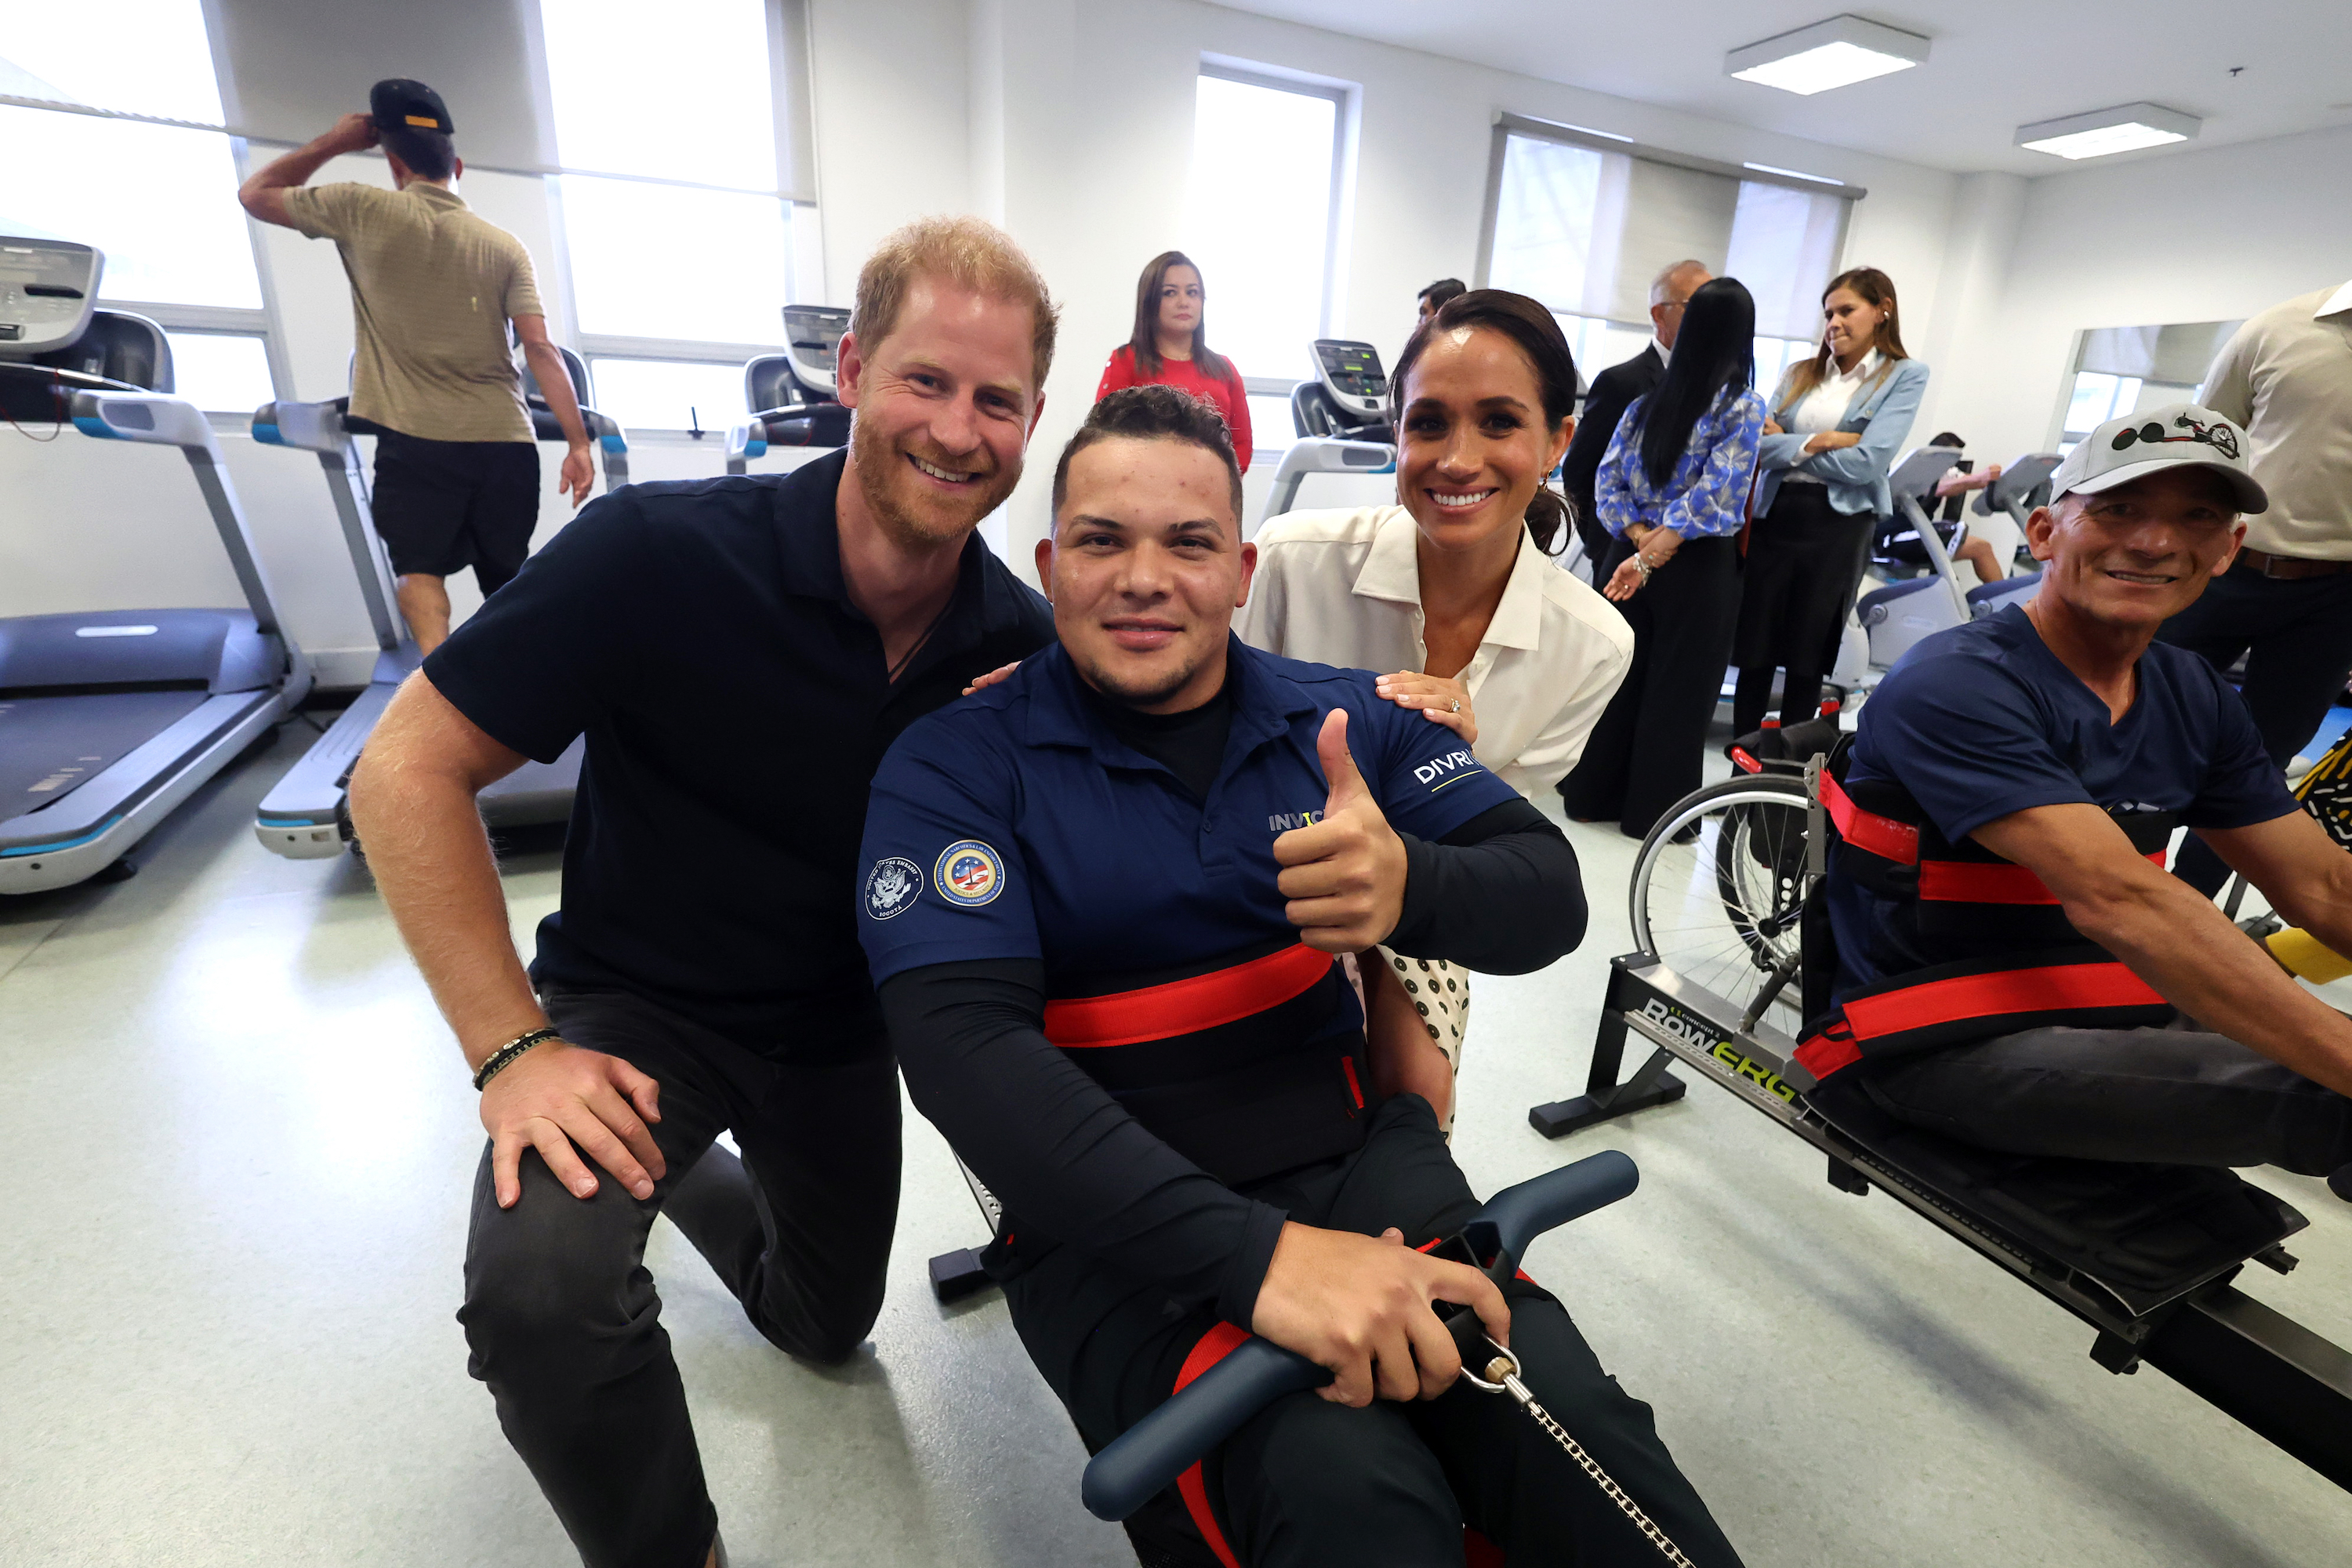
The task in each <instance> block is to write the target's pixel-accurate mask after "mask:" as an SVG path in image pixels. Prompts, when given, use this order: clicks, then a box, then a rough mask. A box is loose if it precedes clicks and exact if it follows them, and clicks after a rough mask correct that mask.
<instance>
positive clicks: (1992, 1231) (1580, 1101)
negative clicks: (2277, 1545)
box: [1528, 721, 2352, 1489]
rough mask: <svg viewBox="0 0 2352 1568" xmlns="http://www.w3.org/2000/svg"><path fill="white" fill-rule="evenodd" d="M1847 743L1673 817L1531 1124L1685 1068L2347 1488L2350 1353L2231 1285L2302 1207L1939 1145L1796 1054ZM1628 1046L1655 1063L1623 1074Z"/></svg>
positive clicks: (1641, 861) (2108, 1167)
mask: <svg viewBox="0 0 2352 1568" xmlns="http://www.w3.org/2000/svg"><path fill="white" fill-rule="evenodd" d="M1799 731H1804V732H1802V733H1800V732H1799ZM1835 739H1836V726H1835V723H1834V721H1815V722H1814V723H1813V724H1811V725H1808V726H1799V727H1794V728H1792V730H1791V731H1788V732H1786V734H1785V736H1784V738H1782V739H1780V740H1778V741H1767V740H1765V739H1764V738H1763V737H1760V736H1748V737H1743V738H1742V739H1741V741H1740V742H1738V750H1739V751H1740V752H1745V753H1747V755H1746V757H1745V760H1744V761H1741V763H1740V765H1741V766H1742V767H1743V769H1747V770H1749V771H1748V774H1747V776H1743V777H1738V778H1734V779H1732V780H1729V781H1727V782H1726V783H1723V784H1714V785H1710V786H1709V787H1708V788H1706V789H1703V790H1700V791H1698V792H1696V794H1694V795H1689V796H1687V797H1685V799H1684V800H1683V801H1682V802H1681V803H1679V804H1678V805H1675V807H1674V808H1673V809H1672V810H1670V811H1668V812H1667V813H1666V814H1665V815H1664V816H1662V817H1660V818H1659V820H1658V822H1657V824H1656V826H1654V827H1653V828H1652V829H1651V832H1650V835H1649V837H1648V838H1646V839H1645V840H1644V841H1643V846H1642V848H1641V850H1640V852H1639V854H1638V856H1637V858H1636V861H1635V872H1634V878H1633V886H1632V889H1631V899H1632V910H1631V912H1632V915H1633V930H1634V933H1635V939H1636V942H1637V943H1638V944H1639V945H1638V947H1637V950H1636V951H1635V952H1629V953H1626V954H1623V955H1622V956H1621V957H1618V958H1616V959H1613V960H1612V961H1611V964H1610V978H1609V987H1608V991H1607V994H1606V996H1605V999H1604V1000H1603V1003H1602V1005H1601V1024H1600V1027H1599V1030H1598V1032H1597V1034H1596V1036H1595V1037H1594V1041H1593V1049H1592V1061H1591V1070H1590V1072H1589V1074H1588V1078H1587V1082H1586V1086H1585V1092H1584V1093H1583V1094H1582V1095H1580V1096H1578V1097H1576V1098H1574V1099H1571V1100H1560V1101H1557V1102H1555V1103H1552V1104H1549V1105H1539V1106H1537V1107H1535V1108H1534V1109H1533V1110H1530V1111H1529V1112H1528V1121H1529V1122H1530V1123H1531V1124H1533V1125H1534V1127H1535V1128H1536V1130H1537V1131H1540V1132H1542V1133H1543V1134H1544V1135H1545V1136H1546V1137H1550V1138H1558V1137H1561V1136H1564V1135H1566V1134H1568V1133H1570V1132H1574V1131H1579V1130H1580V1129H1582V1128H1586V1127H1591V1126H1593V1125H1595V1124H1596V1123H1599V1122H1601V1121H1610V1120H1613V1119H1614V1118H1617V1117H1620V1116H1624V1115H1628V1114H1631V1113H1633V1112H1635V1111H1638V1110H1643V1109H1644V1108H1646V1107H1648V1106H1652V1105H1658V1104H1664V1103H1667V1102H1670V1101H1672V1100H1677V1099H1680V1098H1681V1097H1682V1095H1683V1093H1684V1092H1685V1087H1686V1086H1685V1082H1684V1080H1682V1079H1676V1078H1675V1076H1674V1075H1673V1074H1671V1073H1669V1072H1667V1071H1666V1070H1665V1069H1666V1068H1667V1067H1668V1065H1669V1064H1679V1065H1681V1066H1682V1067H1684V1068H1687V1069H1690V1070H1691V1072H1692V1073H1693V1075H1694V1076H1696V1077H1697V1078H1701V1079H1706V1080H1707V1081H1709V1082H1712V1083H1715V1084H1717V1086H1719V1087H1721V1088H1722V1089H1726V1090H1727V1091H1729V1092H1730V1093H1731V1094H1732V1095H1734V1096H1735V1097H1736V1098H1738V1100H1741V1101H1742V1102H1743V1103H1745V1104H1747V1105H1748V1106H1749V1107H1751V1108H1752V1109H1754V1110H1758V1111H1760V1112H1761V1113H1763V1114H1764V1115H1765V1116H1767V1117H1769V1119H1770V1120H1771V1121H1774V1122H1775V1123H1777V1124H1778V1125H1780V1127H1782V1128H1784V1129H1786V1130H1787V1131H1789V1132H1790V1133H1792V1134H1794V1135H1795V1136H1796V1137H1798V1138H1799V1139H1801V1140H1802V1141H1803V1142H1806V1143H1808V1144H1810V1145H1811V1146H1812V1147H1813V1148H1814V1149H1816V1150H1818V1151H1819V1152H1822V1154H1823V1155H1824V1156H1825V1157H1826V1159H1827V1162H1828V1173H1829V1180H1830V1183H1831V1184H1832V1186H1835V1187H1837V1188H1839V1189H1840V1190H1841V1191H1843V1192H1846V1193H1850V1194H1856V1195H1860V1194H1866V1193H1868V1192H1870V1191H1872V1190H1873V1189H1875V1190H1877V1191H1880V1192H1884V1193H1885V1194H1887V1195H1889V1196H1890V1197H1892V1198H1893V1199H1895V1202H1897V1203H1899V1204H1901V1205H1904V1206H1905V1207H1906V1208H1908V1209H1910V1210H1912V1211H1913V1212H1914V1213H1916V1214H1917V1215H1919V1216H1920V1217H1921V1218H1923V1219H1925V1220H1927V1222H1928V1223H1929V1224H1931V1225H1934V1226H1937V1227H1938V1228H1940V1229H1942V1230H1943V1231H1945V1232H1946V1233H1947V1234H1948V1235H1949V1236H1951V1237H1954V1238H1955V1239H1956V1240H1958V1241H1959V1242H1960V1243H1962V1244H1963V1245H1964V1246H1966V1247H1969V1248H1970V1249H1972V1250H1973V1251H1975V1252H1977V1253H1978V1254H1979V1255H1980V1256H1982V1257H1983V1258H1987V1259H1989V1260H1990V1261H1991V1262H1993V1263H1995V1264H1998V1265H1999V1266H2000V1267H2001V1268H2005V1269H2007V1270H2009V1272H2010V1273H2011V1274H2012V1275H2014V1276H2015V1277H2016V1278H2017V1279H2019V1280H2021V1282H2023V1283H2025V1284H2027V1285H2029V1286H2031V1287H2032V1289H2035V1290H2037V1291H2039V1292H2040V1293H2041V1294H2042V1296H2043V1297H2044V1298H2046V1299H2047V1300H2051V1301H2052V1302H2054V1303H2055V1304H2056V1305H2058V1306H2060V1307H2062V1308H2063V1309H2064V1310H2066V1311H2068V1312H2070V1313H2072V1314H2074V1317H2075V1318H2076V1319H2078V1320H2079V1321H2082V1322H2083V1323H2084V1324H2085V1325H2086V1326H2088V1327H2089V1328H2090V1329H2091V1330H2092V1331H2094V1335H2095V1338H2094V1340H2093V1343H2092V1347H2091V1355H2092V1357H2093V1359H2094V1360H2095V1361H2096V1362H2097V1363H2099V1364H2100V1365H2101V1366H2103V1367H2105V1368H2106V1369H2107V1370H2108V1371H2109V1372H2113V1373H2130V1372H2135V1371H2137V1369H2138V1368H2139V1367H2140V1366H2142V1365H2143V1364H2145V1365H2147V1366H2152V1367H2155V1368H2156V1369H2158V1371H2160V1372H2163V1373H2166V1374H2167V1375H2168V1376H2170V1377H2172V1378H2173V1379H2174V1380H2176V1381H2177V1382H2179V1383H2180V1384H2182V1385H2183V1386H2185V1387H2187V1388H2188V1389H2189V1390H2190V1391H2191V1392H2193V1393H2195V1394H2198V1395H2199V1396H2200V1397H2201V1398H2204V1399H2205V1400H2207V1401H2209V1402H2210V1403H2211V1404H2212V1405H2215V1406H2216V1407H2218V1408H2219V1409H2221V1410H2222V1411H2224V1412H2226V1413H2227V1414H2229V1415H2231V1416H2233V1417H2235V1418H2236V1419H2237V1420H2238V1421H2240V1422H2242V1423H2243V1424H2244V1425H2245V1426H2248V1427H2250V1428H2252V1430H2253V1431H2255V1432H2257V1433H2259V1434H2261V1435H2262V1436H2264V1437H2266V1438H2268V1439H2269V1440H2270V1441H2271V1442H2273V1443H2274V1444H2276V1445H2277V1446H2278V1447H2281V1448H2283V1449H2284V1450H2285V1451H2286V1452H2287V1453H2289V1454H2291V1455H2293V1456H2294V1458H2297V1459H2300V1460H2301V1461H2303V1462H2304V1463H2305V1464H2306V1465H2308V1466H2310V1467H2311V1468H2313V1469H2315V1470H2316V1471H2318V1472H2319V1473H2320V1474H2322V1475H2324V1476H2326V1478H2327V1479H2330V1480H2332V1481H2334V1482H2336V1484H2337V1485H2338V1486H2341V1487H2344V1488H2346V1489H2352V1354H2347V1352H2345V1351H2344V1350H2342V1349H2340V1348H2339V1347H2337V1346H2336V1345H2334V1344H2332V1343H2330V1342H2327V1341H2326V1340H2324V1339H2322V1338H2320V1337H2319V1336H2318V1335H2317V1334H2315V1333H2313V1332H2311V1331H2309V1330H2308V1329H2305V1328H2304V1327H2303V1326H2302V1325H2300V1324H2298V1323H2295V1322H2294V1321H2291V1320H2289V1319H2287V1318H2286V1317H2284V1315H2282V1314H2280V1313H2279V1312H2277V1311H2275V1310H2272V1309H2271V1308H2269V1307H2266V1306H2264V1305H2263V1303H2262V1302H2260V1301H2259V1300H2255V1299H2254V1298H2252V1296H2249V1295H2247V1294H2246V1293H2245V1292H2243V1291H2242V1290H2240V1289H2237V1287H2236V1284H2235V1283H2234V1281H2235V1280H2236V1279H2237V1278H2238V1276H2239V1275H2240V1274H2241V1273H2242V1271H2243V1269H2244V1268H2245V1266H2246V1265H2247V1264H2248V1263H2259V1264H2261V1265H2263V1267H2265V1268H2272V1269H2274V1270H2277V1271H2278V1272H2280V1273H2284V1272H2286V1271H2288V1270H2289V1269H2292V1268H2294V1266H2295V1260H2294V1258H2293V1257H2292V1256H2291V1255H2290V1254H2288V1253H2287V1251H2286V1250H2285V1248H2284V1246H2283V1245H2282V1243H2284V1241H2285V1239H2286V1238H2287V1237H2291V1236H2293V1235H2294V1233H2295V1232H2297V1231H2299V1230H2301V1229H2303V1228H2304V1227H2305V1225H2306V1224H2307V1223H2308V1222H2307V1221H2306V1220H2305V1217H2304V1216H2303V1215H2301V1214H2300V1213H2298V1212H2297V1211H2296V1210H2295V1209H2294V1208H2293V1207H2292V1206H2291V1205H2287V1204H2285V1203H2284V1202H2282V1201H2281V1200H2279V1199H2278V1198H2275V1197H2273V1196H2272V1195H2271V1194H2268V1193H2265V1192H2263V1190H2262V1189H2260V1188H2258V1187H2255V1186H2253V1185H2252V1184H2249V1183H2247V1182H2245V1181H2243V1180H2242V1179H2241V1178H2240V1177H2239V1176H2238V1175H2237V1174H2236V1173H2234V1172H2231V1171H2228V1170H2222V1169H2215V1168H2209V1167H2203V1166H2189V1165H2162V1164H2123V1163H2106V1162H2099V1161H2089V1160H2062V1159H2041V1158H2028V1157H2025V1156H2020V1155H2013V1154H2001V1153H1996V1152H1991V1151H1988V1150H1984V1149H1979V1148H1976V1147H1973V1146H1971V1145H1969V1144H1965V1143H1960V1142H1955V1141H1953V1140H1950V1139H1947V1138H1942V1137H1938V1136H1937V1135H1935V1134H1932V1133H1928V1132H1925V1131H1920V1130H1918V1129H1916V1128H1914V1127H1909V1126H1906V1125H1903V1124H1901V1123H1898V1122H1896V1121H1894V1120H1893V1119H1892V1118H1889V1117H1887V1116H1886V1115H1885V1113H1884V1112H1882V1111H1880V1110H1877V1108H1876V1107H1875V1105H1874V1102H1872V1101H1871V1100H1869V1099H1868V1098H1867V1096H1865V1095H1864V1094H1862V1093H1860V1092H1858V1091H1856V1090H1854V1089H1852V1088H1850V1087H1848V1086H1844V1085H1843V1084H1837V1083H1832V1084H1831V1085H1829V1086H1823V1085H1822V1084H1820V1083H1819V1082H1817V1081H1816V1080H1815V1079H1813V1077H1812V1075H1811V1074H1810V1073H1809V1072H1807V1071H1806V1070H1805V1068H1804V1067H1803V1066H1802V1065H1801V1063H1799V1062H1798V1061H1797V1060H1796V1055H1795V1053H1796V1048H1797V1047H1796V1040H1795V1038H1794V1033H1795V1023H1794V1021H1793V1020H1794V1016H1795V1014H1796V1012H1797V1010H1798V1009H1799V1008H1800V1007H1801V1006H1802V1005H1803V1004H1801V1003H1800V1002H1799V1001H1798V1000H1796V999H1797V998H1798V997H1800V996H1801V995H1803V994H1804V992H1803V989H1802V988H1801V987H1802V984H1803V981H1804V979H1805V976H1806V974H1807V973H1808V972H1809V971H1815V970H1819V969H1821V968H1822V967H1823V966H1824V964H1825V963H1826V960H1827V956H1828V955H1827V954H1826V953H1825V952H1823V951H1822V946H1821V943H1822V941H1823V940H1824V939H1823V938H1822V936H1821V935H1820V934H1819V933H1820V932H1821V931H1823V930H1824V929H1825V928H1826V924H1827V922H1826V921H1822V920H1820V919H1818V918H1815V919H1814V920H1813V921H1810V922H1809V921H1808V920H1807V918H1806V917H1807V915H1808V912H1809V911H1811V910H1812V905H1813V900H1815V899H1816V898H1817V897H1818V893H1819V888H1820V884H1821V880H1822V876H1823V875H1824V873H1825V871H1826V866H1825V864H1824V862H1825V860H1826V857H1827V845H1828V842H1829V836H1828V827H1827V823H1826V812H1825V809H1824V807H1823V805H1822V801H1821V798H1820V797H1821V785H1820V779H1821V777H1822V772H1823V770H1824V767H1825V763H1826V759H1825V752H1827V750H1828V749H1829V748H1830V747H1831V746H1832V744H1833V743H1834V742H1835ZM1775 752H1778V753H1779V754H1774V753H1775ZM1735 760H1738V759H1735ZM1816 914H1817V912H1816ZM1702 976H1703V977H1704V978H1701V977H1702ZM1812 978H1813V989H1814V992H1815V994H1816V995H1817V996H1818V997H1819V998H1821V1000H1822V1002H1823V1003H1825V1001H1826V995H1827V986H1826V984H1824V983H1823V982H1822V980H1821V977H1820V975H1819V974H1818V973H1815V974H1814V975H1813V977H1812ZM1791 987H1799V989H1796V990H1792V989H1791ZM1784 1022H1786V1023H1787V1024H1788V1026H1787V1027H1783V1026H1782V1024H1783V1023H1784ZM1629 1040H1640V1041H1643V1042H1646V1043H1647V1044H1648V1045H1649V1046H1650V1047H1652V1048H1651V1053H1650V1056H1649V1058H1648V1059H1647V1060H1646V1061H1644V1062H1643V1064H1642V1066H1640V1067H1639V1068H1636V1069H1635V1070H1634V1071H1633V1073H1632V1074H1631V1075H1630V1076H1627V1077H1624V1078H1622V1079H1621V1077H1620V1073H1621V1071H1622V1067H1623V1062H1624V1051H1625V1047H1626V1045H1627V1043H1628V1041H1629Z"/></svg>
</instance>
